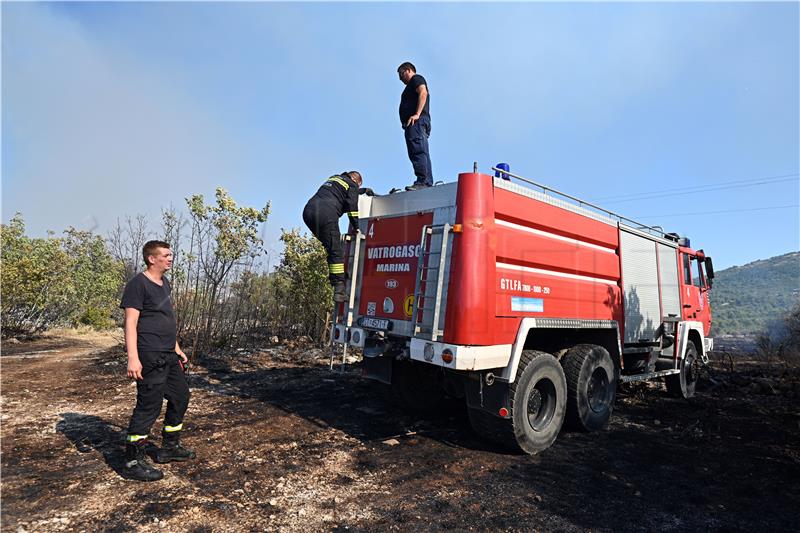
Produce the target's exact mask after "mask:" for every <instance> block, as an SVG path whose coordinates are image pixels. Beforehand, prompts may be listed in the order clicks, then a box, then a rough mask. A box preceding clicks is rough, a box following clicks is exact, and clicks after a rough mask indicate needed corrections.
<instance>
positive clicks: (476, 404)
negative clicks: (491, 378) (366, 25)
mask: <svg viewBox="0 0 800 533" xmlns="http://www.w3.org/2000/svg"><path fill="white" fill-rule="evenodd" d="M465 381H466V385H465V387H464V388H465V390H466V394H467V406H468V407H469V408H471V409H480V410H482V411H486V412H488V413H492V414H493V415H495V416H498V417H499V416H500V415H499V414H498V413H499V411H500V409H501V408H503V407H505V408H506V409H508V403H509V402H508V383H506V382H505V381H499V380H496V381H495V382H494V383H493V384H491V385H487V384H486V383H485V382H484V380H483V376H482V375H481V376H479V378H478V379H466V380H465Z"/></svg>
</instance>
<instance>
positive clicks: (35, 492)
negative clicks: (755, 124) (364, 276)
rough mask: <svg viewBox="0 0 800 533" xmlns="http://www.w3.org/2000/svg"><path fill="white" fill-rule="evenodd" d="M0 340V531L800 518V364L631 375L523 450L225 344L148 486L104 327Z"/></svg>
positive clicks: (431, 527)
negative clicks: (677, 386) (667, 384)
mask: <svg viewBox="0 0 800 533" xmlns="http://www.w3.org/2000/svg"><path fill="white" fill-rule="evenodd" d="M3 353H4V355H3V357H2V359H1V360H0V363H1V364H2V528H3V530H4V531H133V530H136V531H194V532H210V531H265V530H267V531H269V530H271V531H385V530H396V531H440V530H451V531H489V530H490V531H532V530H542V531H549V530H562V531H585V530H589V529H591V530H595V531H620V530H623V531H649V530H653V529H659V530H667V531H694V530H699V529H702V530H714V531H723V530H724V531H746V530H769V529H772V530H775V531H785V530H797V527H798V526H797V509H798V508H800V484H798V479H800V410H798V400H797V398H798V397H800V375H798V374H797V373H796V372H789V373H786V372H784V373H783V375H782V376H781V377H780V379H778V378H777V377H776V375H777V373H778V369H777V368H776V367H771V368H767V367H765V366H764V365H751V364H745V363H741V362H739V361H738V360H737V363H736V368H735V370H734V371H730V370H729V369H727V368H726V365H727V364H728V363H725V364H722V363H719V364H717V365H715V367H714V374H713V377H714V379H715V382H716V385H714V386H712V387H710V388H709V387H708V386H707V387H706V388H705V389H704V390H702V391H700V392H699V393H698V396H697V397H696V398H695V399H693V400H691V401H677V400H672V399H670V398H668V397H667V396H666V394H665V393H664V392H663V390H660V389H659V388H658V387H656V386H650V387H648V386H638V387H632V388H629V389H627V391H625V392H624V393H623V394H621V395H620V396H619V397H618V400H617V404H616V411H615V415H614V417H613V419H612V424H611V428H610V429H609V430H608V431H604V432H601V433H596V434H588V435H587V434H580V433H569V432H562V434H561V435H560V436H559V439H558V440H557V441H556V444H555V445H554V446H553V447H552V448H551V449H549V450H547V451H546V452H544V453H542V454H540V455H538V456H534V457H529V456H523V455H514V454H509V453H506V452H503V451H502V450H499V449H497V448H495V447H493V446H492V445H489V444H487V443H485V442H483V441H481V440H479V439H478V438H477V437H475V436H474V434H473V433H472V432H471V430H470V429H469V424H468V422H467V419H466V416H465V414H464V413H463V410H462V409H461V408H460V407H459V405H458V404H453V405H444V406H442V409H441V412H440V413H439V414H438V415H436V416H428V417H420V416H417V415H413V414H410V413H407V412H405V411H403V410H402V409H400V408H399V407H397V406H395V405H394V404H393V403H392V402H390V401H388V400H387V399H386V395H385V394H384V391H383V388H382V386H380V385H378V384H374V383H372V382H368V381H364V380H362V379H361V378H360V377H359V375H358V370H357V368H355V367H350V368H349V370H348V371H347V372H346V373H345V374H338V373H330V372H329V371H328V370H327V365H326V360H325V354H323V353H322V352H321V351H316V350H310V349H309V350H288V349H285V348H282V347H275V348H269V349H265V350H263V351H260V352H257V353H254V354H250V353H247V352H237V353H235V354H225V355H224V356H222V355H220V356H218V357H216V358H208V359H207V360H205V361H204V362H203V364H202V365H197V366H196V367H195V368H194V369H193V371H192V374H191V377H190V381H191V386H192V395H193V396H192V401H191V405H190V410H189V415H188V417H187V424H186V428H187V431H186V439H185V440H186V442H187V445H189V446H191V447H193V448H195V449H196V450H197V452H198V455H199V456H200V457H199V459H198V460H197V461H196V462H193V463H188V464H186V463H185V464H176V465H166V467H165V471H166V476H165V479H164V480H162V481H160V482H157V483H152V484H142V483H137V482H134V481H128V480H125V479H123V478H122V477H121V476H120V475H119V472H120V470H121V467H122V444H121V443H122V437H123V434H124V429H125V425H126V423H127V419H128V416H129V414H130V409H131V408H132V405H133V401H134V397H135V386H133V385H131V384H129V383H128V381H127V380H126V378H125V377H124V371H125V357H124V354H123V352H122V349H121V346H119V345H118V344H117V342H116V340H115V339H106V340H105V341H102V342H101V341H98V340H94V341H91V342H89V341H85V340H81V339H75V338H67V339H58V338H56V339H48V340H46V341H37V342H36V343H32V344H24V345H10V346H4V347H3ZM759 380H760V381H759ZM765 383H766V384H765ZM793 387H794V388H793ZM773 390H774V393H773ZM159 424H160V421H159V422H158V423H157V426H156V427H155V428H154V430H153V434H158V433H159V432H160V426H159ZM82 442H83V443H85V444H86V445H87V449H88V451H87V452H86V453H81V452H80V451H79V449H78V448H80V447H82V445H81V443H82Z"/></svg>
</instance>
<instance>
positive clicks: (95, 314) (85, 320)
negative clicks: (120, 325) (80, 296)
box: [78, 307, 116, 329]
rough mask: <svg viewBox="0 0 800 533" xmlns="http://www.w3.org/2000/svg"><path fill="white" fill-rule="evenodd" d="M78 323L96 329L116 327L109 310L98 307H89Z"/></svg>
mask: <svg viewBox="0 0 800 533" xmlns="http://www.w3.org/2000/svg"><path fill="white" fill-rule="evenodd" d="M78 322H79V323H81V324H83V325H85V326H90V327H92V328H94V329H111V328H113V327H114V326H115V325H116V322H115V321H114V319H113V318H112V317H111V313H109V312H108V310H104V309H98V308H97V307H87V308H86V310H85V311H84V312H83V314H82V315H81V317H80V318H79V319H78Z"/></svg>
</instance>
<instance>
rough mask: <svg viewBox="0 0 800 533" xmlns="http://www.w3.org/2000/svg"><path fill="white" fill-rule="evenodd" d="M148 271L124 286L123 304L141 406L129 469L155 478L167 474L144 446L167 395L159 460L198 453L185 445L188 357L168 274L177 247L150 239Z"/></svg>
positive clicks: (133, 423)
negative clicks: (180, 340)
mask: <svg viewBox="0 0 800 533" xmlns="http://www.w3.org/2000/svg"><path fill="white" fill-rule="evenodd" d="M142 255H143V256H144V261H145V263H146V264H147V269H146V270H145V271H144V272H141V273H139V274H137V275H136V276H135V277H134V278H133V279H131V280H130V281H129V282H128V284H127V285H125V292H124V293H123V295H122V303H121V304H120V307H122V308H123V309H125V347H126V349H127V351H128V377H130V378H133V379H135V380H136V407H135V408H134V409H133V414H132V415H131V420H130V423H129V425H128V437H127V441H126V443H125V469H124V473H125V474H126V475H127V476H128V477H130V478H131V479H136V480H139V481H155V480H158V479H161V478H162V477H164V473H163V472H162V471H161V470H159V469H157V468H155V467H154V466H153V465H151V464H150V463H149V462H148V461H147V459H146V458H145V452H144V450H145V444H146V442H147V437H148V434H149V433H150V428H151V427H152V425H153V423H154V422H155V421H156V418H158V415H159V413H160V412H161V405H162V403H163V401H164V398H166V399H167V413H166V415H165V416H164V429H163V431H162V434H161V435H162V447H161V448H160V449H158V450H157V451H156V454H155V460H156V462H158V463H169V462H171V461H187V460H189V459H194V458H195V453H194V452H193V451H191V450H187V449H186V448H184V447H183V446H181V444H180V435H181V430H182V429H183V416H184V414H186V408H187V407H188V406H189V385H188V384H187V383H186V376H185V375H184V373H183V368H184V365H185V364H187V362H188V359H187V357H186V354H185V353H183V350H181V347H180V346H179V345H178V341H177V326H176V322H175V312H174V311H173V309H172V300H171V299H170V292H171V288H170V284H169V281H168V280H167V278H165V277H164V273H165V272H166V271H167V270H169V269H170V268H171V267H172V251H171V250H170V248H169V244H167V243H165V242H163V241H148V242H147V243H146V244H145V245H144V248H143V249H142Z"/></svg>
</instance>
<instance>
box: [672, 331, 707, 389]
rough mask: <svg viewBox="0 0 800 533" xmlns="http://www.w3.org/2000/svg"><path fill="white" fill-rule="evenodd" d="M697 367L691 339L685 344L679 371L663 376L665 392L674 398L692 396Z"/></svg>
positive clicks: (697, 361) (695, 352)
mask: <svg viewBox="0 0 800 533" xmlns="http://www.w3.org/2000/svg"><path fill="white" fill-rule="evenodd" d="M699 367H700V361H699V359H698V357H697V347H696V346H695V345H694V343H693V342H692V341H689V342H688V343H687V344H686V353H685V354H684V355H683V359H681V366H680V368H681V373H680V374H673V375H671V376H667V377H666V378H665V382H666V384H667V392H668V393H670V394H671V395H672V396H675V397H676V398H691V397H692V396H694V391H695V388H696V387H697V378H698V375H699V370H700V368H699Z"/></svg>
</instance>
